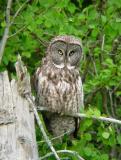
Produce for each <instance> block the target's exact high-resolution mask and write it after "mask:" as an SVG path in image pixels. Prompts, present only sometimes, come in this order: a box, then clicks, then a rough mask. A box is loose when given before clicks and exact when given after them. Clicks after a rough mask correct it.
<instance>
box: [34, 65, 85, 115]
mask: <svg viewBox="0 0 121 160" xmlns="http://www.w3.org/2000/svg"><path fill="white" fill-rule="evenodd" d="M47 66H48V67H47ZM50 66H51V67H50ZM40 70H41V71H40ZM36 75H37V77H38V96H39V104H40V105H42V106H46V107H49V109H50V110H51V111H52V112H58V113H64V112H66V113H72V112H74V113H77V112H79V110H80V106H83V104H82V102H83V95H82V93H83V90H82V82H81V78H80V76H79V71H78V70H75V69H74V70H64V69H58V68H55V66H53V65H49V64H48V65H46V66H43V67H42V68H38V70H37V72H36ZM75 93H76V94H75ZM80 97H81V99H80Z"/></svg>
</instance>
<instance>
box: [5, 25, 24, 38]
mask: <svg viewBox="0 0 121 160" xmlns="http://www.w3.org/2000/svg"><path fill="white" fill-rule="evenodd" d="M25 28H26V25H25V26H23V27H22V28H20V29H19V30H18V31H16V32H15V33H14V34H12V35H10V36H9V37H8V38H11V37H14V36H16V35H17V34H18V33H20V32H21V31H23V30H24V29H25Z"/></svg>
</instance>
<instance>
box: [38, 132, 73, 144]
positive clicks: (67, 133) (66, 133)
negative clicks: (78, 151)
mask: <svg viewBox="0 0 121 160" xmlns="http://www.w3.org/2000/svg"><path fill="white" fill-rule="evenodd" d="M73 131H74V130H72V131H67V132H65V133H63V134H61V135H59V136H57V137H54V138H52V139H51V141H53V140H55V139H59V138H61V137H63V136H65V135H69V134H71V133H72V132H73ZM44 142H45V141H39V142H38V144H40V143H44Z"/></svg>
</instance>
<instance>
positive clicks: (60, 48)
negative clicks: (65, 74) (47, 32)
mask: <svg viewBox="0 0 121 160" xmlns="http://www.w3.org/2000/svg"><path fill="white" fill-rule="evenodd" d="M66 48H67V44H66V43H65V42H62V41H57V42H55V43H53V44H52V45H51V55H52V63H53V65H54V66H55V67H57V68H64V66H65V64H64V61H65V52H66Z"/></svg>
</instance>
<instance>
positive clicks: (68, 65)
mask: <svg viewBox="0 0 121 160" xmlns="http://www.w3.org/2000/svg"><path fill="white" fill-rule="evenodd" d="M67 68H68V69H74V68H75V66H70V64H67Z"/></svg>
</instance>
